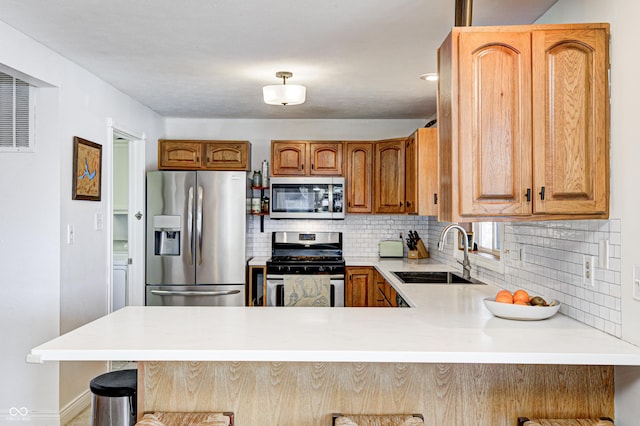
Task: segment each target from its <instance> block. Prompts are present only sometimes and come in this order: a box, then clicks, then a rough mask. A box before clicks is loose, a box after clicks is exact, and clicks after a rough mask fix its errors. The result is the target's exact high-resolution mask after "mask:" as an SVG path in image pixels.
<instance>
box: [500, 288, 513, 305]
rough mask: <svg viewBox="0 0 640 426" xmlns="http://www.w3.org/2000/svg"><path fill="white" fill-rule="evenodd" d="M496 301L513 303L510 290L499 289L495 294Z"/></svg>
mask: <svg viewBox="0 0 640 426" xmlns="http://www.w3.org/2000/svg"><path fill="white" fill-rule="evenodd" d="M496 302H500V303H513V295H512V294H511V292H510V291H507V290H500V291H499V292H498V294H496Z"/></svg>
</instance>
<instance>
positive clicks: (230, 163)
mask: <svg viewBox="0 0 640 426" xmlns="http://www.w3.org/2000/svg"><path fill="white" fill-rule="evenodd" d="M250 152H251V144H250V143H249V142H247V141H214V140H169V139H160V140H159V141H158V169H159V170H249V166H250V164H251V161H250Z"/></svg>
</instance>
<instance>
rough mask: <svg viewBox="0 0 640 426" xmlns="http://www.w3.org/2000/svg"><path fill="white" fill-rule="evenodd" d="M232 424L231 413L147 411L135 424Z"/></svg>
mask: <svg viewBox="0 0 640 426" xmlns="http://www.w3.org/2000/svg"><path fill="white" fill-rule="evenodd" d="M184 425H189V426H200V425H202V426H233V413H227V412H225V413H178V412H164V411H156V412H155V413H147V414H145V415H144V416H143V417H142V419H140V421H139V422H138V423H136V426H184Z"/></svg>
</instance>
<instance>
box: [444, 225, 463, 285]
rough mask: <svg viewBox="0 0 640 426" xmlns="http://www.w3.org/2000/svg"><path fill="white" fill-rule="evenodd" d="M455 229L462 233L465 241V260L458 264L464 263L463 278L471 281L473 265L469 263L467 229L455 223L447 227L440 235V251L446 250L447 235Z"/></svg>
mask: <svg viewBox="0 0 640 426" xmlns="http://www.w3.org/2000/svg"><path fill="white" fill-rule="evenodd" d="M453 228H455V229H457V230H458V231H460V233H462V239H463V240H464V241H463V246H464V258H463V259H462V262H460V261H458V263H462V278H464V279H465V280H470V279H471V263H470V262H469V238H468V237H467V231H465V229H464V228H463V227H462V226H460V225H458V224H455V223H452V224H451V225H447V226H445V228H444V229H443V230H442V232H441V233H440V240H439V241H438V250H440V251H442V250H444V239H445V238H446V237H447V233H448V232H449V231H450V230H451V229H453Z"/></svg>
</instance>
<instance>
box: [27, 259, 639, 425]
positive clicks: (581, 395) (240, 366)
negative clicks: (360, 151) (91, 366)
mask: <svg viewBox="0 0 640 426" xmlns="http://www.w3.org/2000/svg"><path fill="white" fill-rule="evenodd" d="M371 265H373V266H375V267H376V268H377V269H378V270H379V271H380V272H381V273H382V274H383V275H384V277H385V278H386V279H387V280H388V281H389V282H390V283H391V284H392V285H394V287H396V290H397V291H398V292H399V293H400V294H401V295H402V297H403V298H405V300H407V301H408V302H409V304H410V305H411V306H412V308H405V309H401V308H277V307H275V308H274V307H268V308H267V307H253V308H241V307H127V308H124V309H122V310H120V311H117V312H115V313H113V314H110V315H108V316H106V317H103V318H100V319H98V320H96V321H94V322H92V323H90V324H87V325H85V326H83V327H80V328H78V329H76V330H74V331H72V332H70V333H68V334H66V335H63V336H60V337H59V338H56V339H54V340H52V341H50V342H47V343H45V344H43V345H41V346H38V347H36V348H34V349H32V351H31V354H30V355H29V356H28V359H29V360H30V361H32V362H42V361H56V360H137V361H139V370H140V374H139V397H138V400H139V401H138V402H139V407H140V408H141V410H139V411H140V412H143V411H146V412H149V411H154V410H163V411H233V412H235V414H236V419H237V421H238V424H243V425H259V424H278V425H298V424H305V425H316V424H317V425H323V424H324V425H328V424H330V418H331V413H334V412H343V413H380V414H381V413H399V412H403V413H422V414H423V415H424V417H425V422H426V424H437V425H444V426H447V425H464V424H470V423H471V422H473V424H475V425H487V426H489V425H491V426H496V425H505V426H506V425H514V424H515V419H516V418H517V417H518V416H535V417H541V416H554V417H598V416H609V417H613V416H614V403H613V401H614V400H613V396H614V395H613V393H614V366H618V365H620V366H622V365H627V366H640V348H637V347H635V346H633V345H630V344H628V343H625V342H623V341H621V340H619V339H616V338H615V337H612V336H609V335H606V334H604V333H602V332H600V331H597V330H595V329H593V328H590V327H588V326H586V325H584V324H581V323H579V322H577V321H575V320H572V319H570V318H568V317H566V316H564V315H556V316H554V317H552V318H550V319H548V320H545V321H531V322H526V321H509V320H504V319H500V318H495V317H493V316H491V314H490V313H489V312H488V311H487V310H486V309H485V307H484V306H483V302H482V299H483V298H484V297H489V296H492V295H494V294H495V292H496V290H497V289H496V288H495V287H493V286H491V285H466V284H463V285H460V284H436V285H425V284H401V283H400V282H399V281H398V280H397V279H396V278H395V277H394V276H393V274H391V272H392V271H399V270H421V271H423V270H433V271H435V270H439V271H442V270H450V268H449V267H448V266H444V265H438V264H435V263H430V262H424V261H417V262H408V261H406V260H405V261H402V260H388V261H385V260H380V261H372V262H371Z"/></svg>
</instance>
